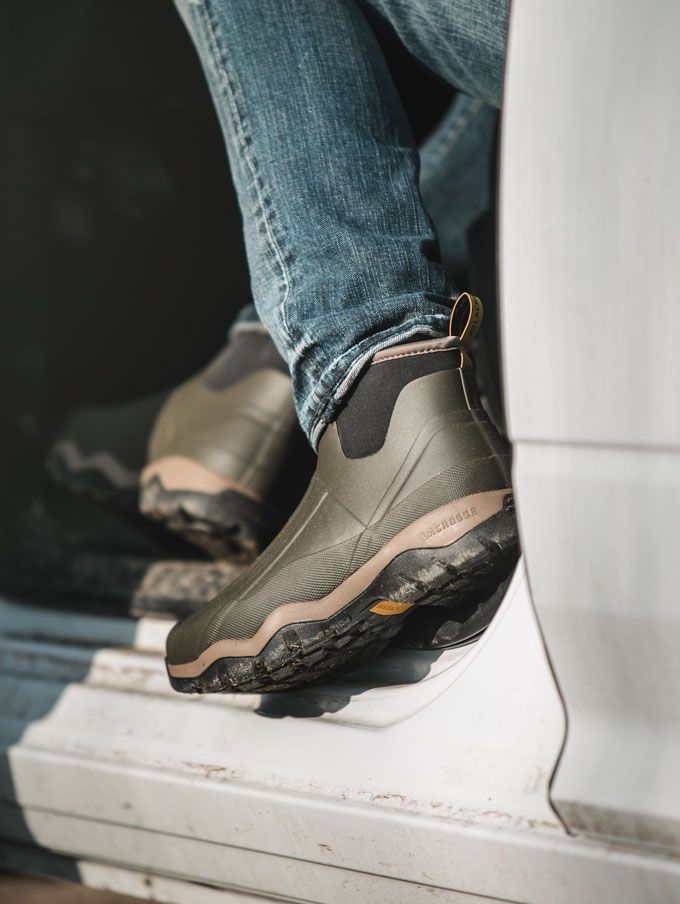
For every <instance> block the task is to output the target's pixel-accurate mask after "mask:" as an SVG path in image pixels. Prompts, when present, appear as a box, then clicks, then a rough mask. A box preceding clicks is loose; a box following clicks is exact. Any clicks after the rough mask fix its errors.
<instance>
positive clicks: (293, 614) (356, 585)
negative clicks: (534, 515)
mask: <svg viewBox="0 0 680 904" xmlns="http://www.w3.org/2000/svg"><path fill="white" fill-rule="evenodd" d="M511 492H512V489H510V488H506V489H504V490H489V491H487V492H485V493H474V494H473V495H472V496H464V497H463V498H462V499H457V500H456V501H455V502H450V503H448V504H447V505H443V506H441V508H437V509H434V510H433V511H431V512H429V513H428V514H427V515H423V517H422V518H418V520H417V521H414V522H413V523H412V524H409V526H408V527H405V528H404V529H403V530H402V531H400V532H399V533H398V534H396V535H395V536H394V537H392V539H391V540H389V541H388V542H387V543H386V544H385V545H384V546H383V548H382V549H381V550H380V551H379V552H377V553H376V554H375V555H374V556H373V557H372V558H370V559H369V560H368V562H366V563H365V564H364V565H362V566H361V568H359V569H357V571H355V572H354V574H352V575H350V576H349V577H348V578H346V579H345V580H344V581H343V582H342V583H341V584H339V585H338V586H337V587H336V588H335V590H332V591H331V592H330V593H329V594H328V595H327V596H324V597H322V598H321V599H318V600H312V601H310V602H304V603H285V604H284V605H282V606H279V607H278V608H277V609H275V610H274V611H273V612H271V613H270V614H269V615H268V616H267V618H266V619H265V620H264V622H263V623H262V625H261V626H260V628H259V629H258V631H257V633H256V634H255V635H254V636H253V637H249V638H246V639H242V640H218V641H216V643H214V644H211V645H210V646H209V647H208V648H207V649H206V650H204V651H203V653H201V655H200V656H199V657H198V658H197V659H194V660H193V661H192V662H185V663H181V664H177V665H171V664H170V663H168V672H169V674H170V675H171V676H172V677H173V678H196V677H197V676H198V675H200V674H201V673H202V672H203V671H205V669H207V668H208V666H210V665H212V664H213V662H215V661H216V660H218V659H223V658H225V657H229V656H257V654H258V653H261V652H262V650H263V649H264V647H265V646H266V645H267V643H268V642H269V641H270V640H271V638H272V637H273V636H274V634H276V632H277V631H278V630H279V629H280V628H283V627H285V625H291V624H294V623H295V622H311V621H322V620H323V619H326V618H329V617H330V616H331V615H335V613H336V612H339V611H340V609H342V608H343V607H344V606H346V605H347V604H348V603H349V602H351V601H352V600H353V599H355V597H357V596H358V595H359V594H360V593H363V591H364V590H366V588H367V587H368V586H370V584H371V583H372V581H373V580H374V579H375V578H376V577H377V575H378V574H380V572H381V571H382V570H383V568H385V567H386V566H387V565H389V564H390V562H391V561H392V560H393V559H394V558H396V556H398V555H399V554H400V553H402V552H407V551H408V550H410V549H427V548H431V549H435V548H437V547H440V546H449V545H450V544H451V543H455V542H456V540H459V539H460V538H461V537H463V536H464V535H465V534H466V533H467V532H468V531H470V530H472V528H474V527H477V525H478V524H481V523H482V522H483V521H486V520H487V519H488V518H491V517H492V516H493V515H496V514H498V512H500V510H501V509H502V507H503V501H504V500H505V498H506V496H508V495H509V494H510V493H511Z"/></svg>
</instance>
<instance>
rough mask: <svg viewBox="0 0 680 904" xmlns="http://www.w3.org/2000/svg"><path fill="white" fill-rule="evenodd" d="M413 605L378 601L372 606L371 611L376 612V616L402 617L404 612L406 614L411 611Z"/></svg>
mask: <svg viewBox="0 0 680 904" xmlns="http://www.w3.org/2000/svg"><path fill="white" fill-rule="evenodd" d="M412 605H413V603H395V602H393V601H392V600H378V602H377V603H376V604H375V605H374V606H371V609H370V611H371V612H375V614H376V615H401V613H402V612H406V610H407V609H410V608H411V606H412Z"/></svg>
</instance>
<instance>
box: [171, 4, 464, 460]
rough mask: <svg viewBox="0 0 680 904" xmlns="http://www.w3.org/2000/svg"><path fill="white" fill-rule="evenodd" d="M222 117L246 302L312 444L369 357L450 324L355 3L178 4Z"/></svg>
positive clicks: (383, 76)
mask: <svg viewBox="0 0 680 904" xmlns="http://www.w3.org/2000/svg"><path fill="white" fill-rule="evenodd" d="M178 5H179V7H180V11H181V12H182V15H183V17H184V19H185V21H186V23H187V25H188V26H189V30H190V32H191V34H192V36H193V38H194V41H195V43H196V45H197V47H198V49H199V53H200V56H201V59H202V62H203V65H204V68H205V69H206V72H207V75H208V79H209V82H210V86H211V89H212V91H213V96H214V98H215V103H216V107H217V109H218V113H219V115H220V119H221V122H222V127H223V131H224V133H225V139H226V144H227V150H228V153H229V158H230V164H231V168H232V174H233V177H234V182H235V185H236V189H237V193H238V197H239V203H240V206H241V209H242V212H243V218H244V231H245V238H246V249H247V254H248V260H249V266H250V272H251V282H252V289H253V298H254V301H255V305H256V307H257V310H258V313H259V315H260V318H261V320H262V322H263V323H264V325H265V326H266V327H267V329H268V330H269V331H270V333H271V334H272V337H273V338H274V341H275V342H276V344H277V346H278V347H279V349H280V351H281V352H282V354H283V356H284V357H285V358H286V360H287V361H288V364H289V367H290V370H291V376H292V379H293V387H294V394H295V398H296V404H297V409H298V415H299V418H300V422H301V424H302V426H303V429H305V431H306V432H307V435H308V436H309V437H310V439H311V440H312V443H313V444H315V442H316V440H317V439H318V436H319V434H320V432H321V431H322V429H323V427H324V426H325V424H326V423H327V422H328V421H329V420H330V419H332V417H333V416H334V414H335V413H336V411H337V409H338V406H339V403H340V401H341V398H342V395H343V393H344V392H345V391H346V389H347V388H348V387H349V386H350V385H351V382H352V379H353V378H354V377H355V376H356V375H357V374H358V373H359V371H360V370H361V367H362V366H363V363H364V362H365V361H366V360H367V359H368V358H370V356H371V355H372V354H373V353H374V352H375V351H377V350H378V349H380V348H382V347H385V346H388V345H392V344H394V343H396V342H399V341H400V340H403V339H407V338H411V337H418V336H420V337H425V336H431V335H440V334H441V333H442V332H444V331H445V330H446V323H447V313H448V309H449V297H450V293H449V288H448V284H447V277H446V273H445V270H444V268H443V267H442V266H441V263H440V261H439V258H438V249H437V242H436V238H435V235H434V232H433V228H432V224H431V221H430V218H429V217H428V215H427V214H426V212H425V209H424V207H423V204H422V201H421V199H420V193H419V190H418V167H419V162H418V154H417V151H416V148H415V146H414V142H413V137H412V135H411V131H410V128H409V125H408V122H407V120H406V116H405V114H404V111H403V109H402V107H401V104H400V101H399V99H398V96H397V93H396V90H395V87H394V85H393V82H392V79H391V77H390V75H389V72H388V70H387V66H386V64H385V61H384V58H383V55H382V52H381V50H380V48H379V46H378V43H377V40H376V38H375V36H374V34H373V32H372V30H371V29H370V27H369V25H368V23H367V21H366V18H365V16H364V14H363V13H362V12H361V10H360V9H359V7H358V5H357V4H356V3H355V2H354V0H324V2H323V3H320V2H318V0H203V2H189V0H178Z"/></svg>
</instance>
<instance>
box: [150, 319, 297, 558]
mask: <svg viewBox="0 0 680 904" xmlns="http://www.w3.org/2000/svg"><path fill="white" fill-rule="evenodd" d="M296 430H297V421H296V418H295V408H294V405H293V395H292V389H291V382H290V376H289V374H288V369H287V367H286V365H285V363H284V361H283V359H282V358H281V357H280V355H279V353H278V352H277V350H276V348H275V347H274V344H273V342H272V340H271V338H270V337H269V335H268V334H267V333H265V332H264V331H262V330H253V331H245V332H240V333H238V334H237V335H236V336H235V337H234V338H232V340H231V341H230V343H229V344H228V345H227V346H226V347H225V349H224V350H223V351H222V352H221V353H220V354H219V355H218V357H217V358H216V359H215V360H214V361H213V362H212V363H211V364H210V365H209V366H208V367H207V368H206V369H205V370H204V371H203V372H202V373H200V374H198V376H196V377H194V378H193V379H191V380H189V381H187V382H186V383H184V384H183V385H182V386H180V387H179V388H178V389H176V390H175V391H174V392H173V393H171V394H170V396H169V397H168V398H167V399H166V400H165V402H164V403H163V405H162V407H161V409H160V411H159V413H158V415H157V417H156V419H155V422H154V426H153V430H152V432H151V436H150V438H149V443H148V463H147V465H146V467H145V468H144V470H143V471H142V474H141V477H140V492H139V506H140V509H141V511H142V512H143V514H145V515H147V516H148V517H149V518H152V519H154V520H156V521H160V522H162V523H163V524H164V525H165V526H166V527H168V528H170V529H171V530H174V531H177V532H178V533H180V534H182V536H184V537H185V538H186V539H188V540H190V541H191V542H192V543H194V544H195V545H197V546H200V547H202V548H203V549H205V550H206V551H207V552H208V553H210V554H211V555H212V556H213V557H215V558H223V557H228V558H230V559H233V560H237V561H238V560H241V561H250V560H252V559H253V558H254V557H255V556H256V555H257V553H258V552H260V550H261V549H262V548H263V547H264V546H265V545H266V542H268V540H269V539H271V536H272V535H273V533H274V532H275V529H276V527H277V526H278V524H279V523H280V522H279V519H278V518H277V516H276V514H275V513H274V511H273V510H272V509H271V507H270V506H269V505H268V503H267V497H268V494H269V491H270V489H271V488H272V484H273V483H274V481H275V480H276V479H277V478H279V476H280V473H279V472H280V471H281V468H282V464H283V462H284V459H285V456H286V453H287V451H288V449H289V446H290V443H291V440H292V438H293V435H294V433H295V432H296Z"/></svg>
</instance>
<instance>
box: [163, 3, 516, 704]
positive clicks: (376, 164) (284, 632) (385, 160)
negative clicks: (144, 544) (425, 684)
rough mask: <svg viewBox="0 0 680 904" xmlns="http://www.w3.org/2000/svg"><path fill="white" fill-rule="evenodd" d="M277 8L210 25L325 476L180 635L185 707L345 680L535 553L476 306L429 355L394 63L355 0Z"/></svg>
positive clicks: (179, 683) (419, 222)
mask: <svg viewBox="0 0 680 904" xmlns="http://www.w3.org/2000/svg"><path fill="white" fill-rule="evenodd" d="M410 2H412V4H413V5H414V6H420V7H421V8H423V9H424V8H425V7H426V6H427V5H428V4H429V2H430V0H420V2H418V0H410ZM437 3H438V0H437ZM434 5H435V0H433V6H434ZM464 6H465V7H466V8H465V10H464V9H463V7H464ZM275 7H276V15H274V11H273V4H272V2H270V0H258V3H257V4H254V0H248V2H245V0H243V2H242V3H237V2H234V0H231V2H229V3H227V2H226V0H205V2H204V3H203V4H201V5H200V11H201V13H200V16H197V21H199V22H200V23H201V24H202V27H204V28H205V29H206V32H205V34H204V37H205V39H206V40H211V41H213V49H212V52H211V54H210V57H209V61H210V60H212V61H214V60H217V61H218V62H219V65H220V67H221V69H219V70H218V74H219V73H221V76H220V77H221V78H222V82H221V91H222V92H223V94H224V97H225V98H226V102H227V103H229V104H230V105H231V108H230V112H229V114H228V116H227V120H228V122H231V123H232V126H233V133H232V132H230V130H229V128H227V129H226V132H227V140H228V142H231V147H230V150H231V154H232V167H233V168H234V169H235V170H236V178H237V180H240V182H241V184H240V186H239V197H240V198H241V199H242V200H241V203H242V204H244V219H245V223H246V233H247V235H248V236H249V238H248V255H249V262H250V266H251V271H252V273H253V286H254V293H255V300H256V303H257V305H258V309H259V312H260V314H261V316H262V319H263V321H264V323H265V325H266V326H267V327H268V328H270V329H271V331H272V333H273V334H274V335H275V337H276V339H277V341H278V342H279V343H280V344H281V346H282V348H283V350H284V351H285V352H286V354H287V355H288V364H289V366H290V368H291V371H292V374H293V379H294V381H295V391H296V395H297V402H298V412H299V414H300V416H301V420H302V423H303V426H304V427H305V428H306V429H307V431H308V433H309V434H310V435H311V437H312V439H315V438H316V437H317V436H319V443H318V460H317V467H316V471H315V473H314V475H313V477H312V480H311V482H310V485H309V487H308V489H307V492H306V493H305V496H304V498H303V499H302V501H301V502H300V504H299V505H298V507H297V509H296V510H295V512H294V513H293V514H292V515H291V517H290V518H289V520H288V522H287V523H286V525H285V526H284V527H283V529H282V530H281V532H280V533H279V534H278V535H277V537H276V539H275V540H274V541H273V542H272V543H271V544H270V546H269V547H268V548H267V549H266V550H265V551H264V552H263V553H262V555H261V556H260V557H259V558H258V559H257V561H256V562H255V563H254V564H253V565H252V566H251V568H250V569H249V570H248V571H247V572H245V573H244V574H243V575H242V576H241V577H240V578H239V579H238V580H237V581H235V582H234V583H233V584H231V585H229V586H228V587H226V588H225V589H224V590H223V591H222V592H221V593H220V594H218V596H217V597H216V598H215V599H214V600H212V601H211V602H210V603H209V604H208V605H207V606H205V607H204V608H203V609H202V610H201V611H200V612H197V613H196V614H195V615H193V616H191V617H190V618H189V619H185V620H184V621H182V622H180V623H179V624H178V625H176V626H175V627H174V628H173V630H172V631H171V632H170V634H169V636H168V640H167V664H168V673H169V675H170V678H171V681H172V684H173V686H174V687H175V688H176V689H177V690H181V691H185V692H202V693H204V692H215V691H249V692H251V691H260V692H261V691H270V690H280V689H283V688H290V687H295V686H298V685H300V684H303V683H306V682H308V681H310V680H318V679H319V678H322V677H323V678H325V677H328V676H329V674H333V673H334V672H335V671H336V670H337V669H338V668H340V667H344V666H345V665H347V664H348V663H349V662H352V661H354V660H355V658H356V657H357V656H365V655H366V654H367V653H372V652H376V651H377V650H379V649H380V648H381V647H382V646H384V645H385V644H386V643H387V642H388V641H389V639H390V637H392V636H394V634H395V633H396V631H398V630H399V628H400V626H401V625H402V624H403V622H404V619H406V618H407V617H408V615H409V614H410V612H411V611H412V610H413V609H414V607H418V606H425V605H431V604H442V603H444V602H446V601H455V602H458V603H460V602H462V601H466V602H469V601H470V600H471V599H472V600H474V599H477V600H479V599H483V598H484V593H485V591H487V590H490V589H491V587H492V586H493V584H495V583H498V582H499V581H500V580H502V579H503V578H504V577H505V576H506V575H507V573H508V570H509V569H510V568H511V567H512V565H513V563H514V561H515V559H516V556H517V549H518V538H517V529H516V523H515V518H514V506H513V499H512V488H511V484H510V454H509V449H508V447H507V444H506V443H505V441H504V440H503V439H502V437H501V436H500V435H499V433H498V431H497V430H496V429H495V428H494V426H493V425H492V424H491V422H490V421H489V419H488V417H487V416H486V414H485V412H484V410H483V409H482V407H481V405H480V402H479V398H478V395H477V392H476V389H475V381H474V373H473V370H472V368H471V367H470V356H469V354H468V350H467V345H468V340H469V339H471V338H472V337H473V336H474V334H475V333H476V331H477V329H478V328H479V324H480V322H481V306H480V305H479V303H478V300H477V299H474V298H472V297H471V296H469V295H467V294H466V293H462V294H461V295H460V296H459V297H458V300H457V302H456V304H457V309H456V310H455V311H454V312H453V314H452V322H453V335H452V336H450V337H448V338H435V339H426V338H425V339H424V338H422V337H424V336H427V335H428V334H431V333H435V334H436V333H443V332H444V330H445V328H446V325H447V320H448V317H447V314H448V311H447V310H446V291H447V286H446V276H445V271H444V268H443V267H442V265H441V263H440V262H439V260H438V257H437V255H436V252H435V242H434V234H433V230H432V227H431V223H430V220H429V217H428V216H427V214H426V212H425V208H424V206H423V203H422V200H421V198H420V193H419V190H418V182H417V178H418V157H417V153H416V150H415V148H414V146H413V141H412V138H411V136H410V132H409V131H408V128H407V127H406V125H405V121H404V114H403V111H402V110H401V107H400V106H399V103H398V101H397V99H396V95H395V92H394V86H393V85H392V83H391V81H390V79H389V76H388V75H387V71H386V69H385V66H384V61H383V60H382V56H381V55H380V51H379V49H378V46H377V44H376V43H375V40H374V38H373V35H372V33H371V32H370V30H369V29H368V26H367V24H366V22H365V20H364V19H363V17H362V15H361V11H360V9H359V7H358V6H357V5H356V4H355V3H354V2H353V0H327V2H324V3H318V2H317V0H315V2H314V3H312V2H311V0H298V2H293V0H279V2H277V3H276V4H275ZM449 7H458V15H460V16H464V15H467V5H466V4H463V3H462V2H460V3H458V2H453V3H449ZM198 8H199V7H194V6H192V7H191V9H192V10H196V9H198ZM247 11H251V12H252V15H250V16H247V15H246V12H247ZM263 11H264V13H263ZM256 12H257V13H259V14H260V15H256ZM282 16H283V18H284V20H285V21H284V22H282V21H281V17H282ZM465 27H467V24H466V26H465ZM463 30H465V28H464V29H463ZM240 41H242V42H243V45H244V47H237V46H235V44H238V43H239V42H240ZM234 42H235V43H234ZM244 48H245V49H244ZM472 49H474V48H472ZM209 64H210V63H209ZM232 67H235V68H232ZM272 67H273V68H272ZM499 72H500V68H499ZM499 77H500V76H499ZM224 97H223V100H224ZM218 100H219V95H218ZM408 337H418V338H419V340H420V341H417V342H409V343H404V339H406V338H408ZM367 356H370V361H369V360H367ZM343 396H344V397H343ZM341 400H342V407H341V408H340V401H341ZM475 595H477V596H475Z"/></svg>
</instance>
